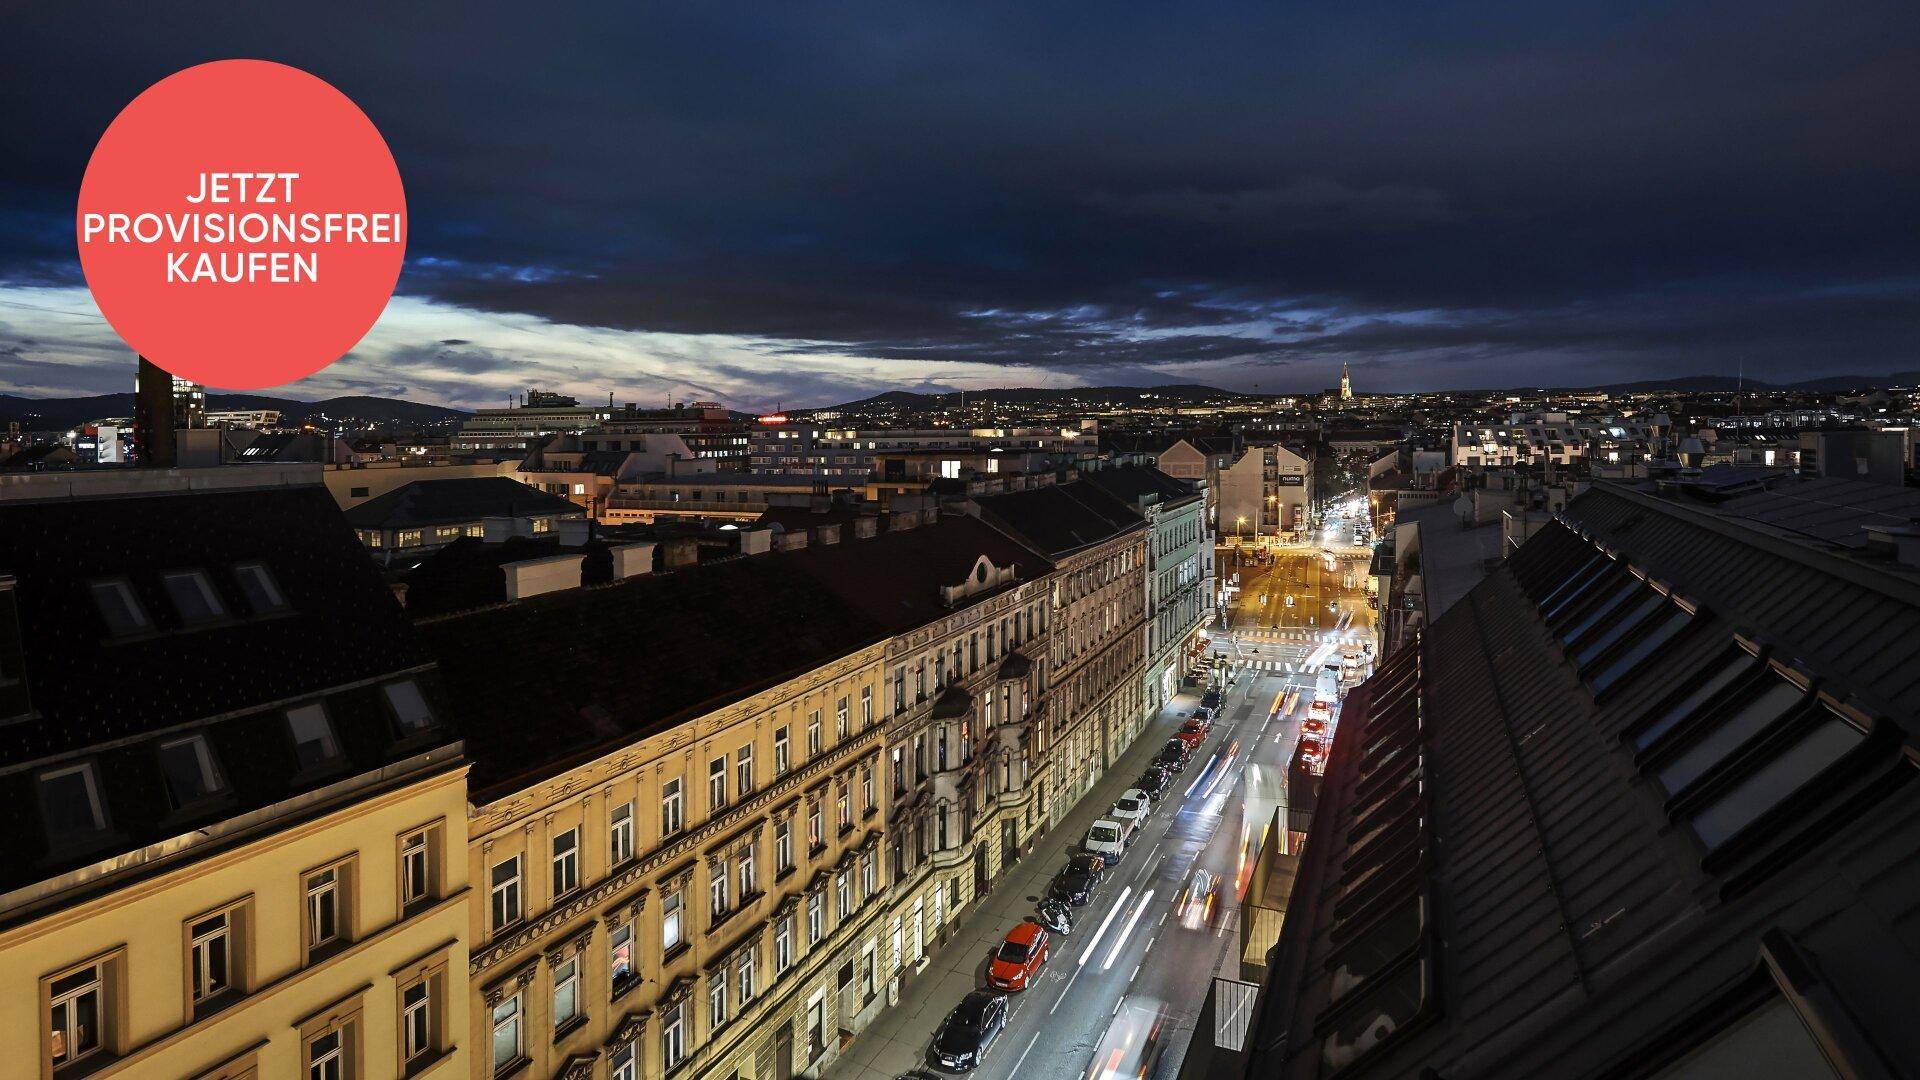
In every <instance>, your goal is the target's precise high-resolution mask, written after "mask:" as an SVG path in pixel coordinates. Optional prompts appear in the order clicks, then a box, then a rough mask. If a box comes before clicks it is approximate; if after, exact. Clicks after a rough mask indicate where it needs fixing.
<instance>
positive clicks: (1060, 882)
mask: <svg viewBox="0 0 1920 1080" xmlns="http://www.w3.org/2000/svg"><path fill="white" fill-rule="evenodd" d="M1106 875H1107V865H1106V863H1104V862H1101V861H1100V856H1098V855H1084V854H1083V855H1075V856H1074V857H1073V858H1071V859H1068V860H1067V868H1066V869H1065V870H1062V871H1060V876H1059V877H1057V878H1054V879H1053V889H1052V892H1053V897H1054V899H1056V900H1065V901H1066V902H1067V903H1069V904H1072V905H1073V906H1074V907H1081V906H1083V905H1085V904H1086V902H1087V901H1089V900H1091V899H1093V890H1094V889H1096V888H1099V886H1100V879H1101V878H1103V877H1105V876H1106Z"/></svg>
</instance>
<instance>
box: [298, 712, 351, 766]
mask: <svg viewBox="0 0 1920 1080" xmlns="http://www.w3.org/2000/svg"><path fill="white" fill-rule="evenodd" d="M287 730H289V731H290V732H292V734H293V754H294V757H295V758H297V759H298V760H299V762H300V767H301V768H303V769H311V768H315V767H316V766H320V765H324V764H326V763H327V762H329V761H332V760H333V759H334V758H337V757H339V756H340V744H339V743H337V742H335V741H334V737H333V725H332V724H331V723H329V722H328V721H327V710H326V709H324V708H322V707H321V706H319V705H302V706H300V707H299V708H297V709H288V710H287Z"/></svg>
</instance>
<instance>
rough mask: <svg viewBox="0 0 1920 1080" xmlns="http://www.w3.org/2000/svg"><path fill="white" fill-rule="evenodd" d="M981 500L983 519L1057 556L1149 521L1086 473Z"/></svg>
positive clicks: (1109, 537) (1043, 552)
mask: <svg viewBox="0 0 1920 1080" xmlns="http://www.w3.org/2000/svg"><path fill="white" fill-rule="evenodd" d="M978 502H979V505H980V516H981V517H982V518H983V519H985V520H986V521H988V522H990V523H993V524H995V525H998V526H1001V527H1003V528H1005V529H1006V530H1007V531H1009V532H1011V533H1012V534H1014V535H1015V536H1018V537H1019V538H1020V539H1022V540H1023V541H1025V542H1026V543H1028V544H1031V545H1032V546H1034V547H1035V548H1037V549H1039V551H1040V552H1041V553H1042V554H1044V555H1046V556H1047V557H1048V558H1050V559H1053V560H1055V561H1058V560H1059V559H1060V558H1061V557H1062V556H1065V555H1071V554H1073V553H1074V552H1076V551H1079V550H1080V549H1082V548H1087V547H1092V546H1093V545H1095V544H1099V543H1103V542H1105V541H1107V540H1111V539H1112V538H1114V537H1116V536H1119V535H1120V534H1121V533H1124V532H1129V531H1131V530H1133V529H1137V528H1142V527H1144V526H1145V523H1146V519H1145V518H1142V517H1141V516H1140V515H1139V514H1137V513H1135V512H1134V511H1133V509H1132V508H1131V507H1129V506H1127V504H1126V503H1124V502H1122V501H1120V500H1119V499H1116V498H1114V497H1113V496H1112V495H1109V494H1107V493H1106V492H1105V491H1103V490H1101V489H1100V488H1098V487H1095V486H1093V485H1092V484H1089V483H1088V482H1087V481H1086V479H1085V478H1084V477H1083V478H1081V479H1078V480H1075V481H1073V482H1071V483H1066V484H1051V485H1048V486H1046V487H1037V488H1030V489H1028V490H1026V491H1009V492H1007V493H1005V494H1002V495H987V496H984V497H982V498H980V499H979V500H978Z"/></svg>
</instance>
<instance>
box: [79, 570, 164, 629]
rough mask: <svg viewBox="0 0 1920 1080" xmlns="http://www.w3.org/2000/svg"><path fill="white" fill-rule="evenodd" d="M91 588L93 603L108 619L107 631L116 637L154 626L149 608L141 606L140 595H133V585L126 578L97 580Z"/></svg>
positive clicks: (101, 615)
mask: <svg viewBox="0 0 1920 1080" xmlns="http://www.w3.org/2000/svg"><path fill="white" fill-rule="evenodd" d="M91 589H92V591H93V605H94V607H95V608H97V609H99V612H100V617H101V618H102V619H105V620H106V623H107V632H108V633H110V634H112V635H113V636H114V637H127V636H130V635H133V634H139V633H144V632H145V631H147V630H149V629H151V628H152V627H153V620H152V619H150V618H148V617H147V609H146V608H144V607H142V606H140V599H139V597H136V596H135V595H133V586H132V585H130V584H128V583H127V580H126V579H125V578H114V579H112V580H111V581H96V582H94V583H93V585H92V586H91Z"/></svg>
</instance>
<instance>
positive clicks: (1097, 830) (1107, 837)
mask: <svg viewBox="0 0 1920 1080" xmlns="http://www.w3.org/2000/svg"><path fill="white" fill-rule="evenodd" d="M1085 846H1086V849H1087V851H1088V853H1090V854H1093V855H1098V856H1100V861H1101V862H1104V863H1106V864H1107V865H1108V866H1112V865H1113V864H1114V863H1117V862H1119V861H1120V856H1121V854H1122V853H1123V852H1125V851H1126V850H1127V827H1126V826H1125V825H1122V824H1120V823H1119V822H1117V821H1114V820H1112V819H1110V818H1101V819H1100V820H1099V821H1096V822H1094V823H1093V827H1092V828H1090V829H1088V830H1087V842H1086V845H1085Z"/></svg>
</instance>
